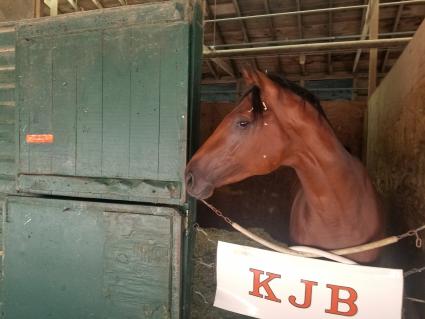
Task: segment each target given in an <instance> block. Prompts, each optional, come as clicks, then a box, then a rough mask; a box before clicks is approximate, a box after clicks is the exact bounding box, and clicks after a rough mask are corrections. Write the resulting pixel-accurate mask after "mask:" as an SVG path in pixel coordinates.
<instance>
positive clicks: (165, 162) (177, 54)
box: [158, 24, 189, 181]
mask: <svg viewBox="0 0 425 319" xmlns="http://www.w3.org/2000/svg"><path fill="white" fill-rule="evenodd" d="M187 28H188V26H187V25H183V24H176V25H173V26H170V28H169V30H167V31H166V32H163V33H162V37H161V79H160V83H161V84H160V86H161V93H160V96H161V97H160V100H161V108H160V133H159V134H160V136H159V171H158V178H159V179H164V180H173V181H179V180H180V179H181V177H182V166H181V163H182V162H185V159H186V147H185V146H183V145H186V141H187V136H186V134H187V132H186V130H185V129H183V127H184V126H185V125H186V123H187V104H188V87H187V82H188V75H189V73H188V55H187V52H188V32H187Z"/></svg>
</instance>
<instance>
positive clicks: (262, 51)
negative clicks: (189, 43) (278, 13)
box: [203, 0, 412, 59]
mask: <svg viewBox="0 0 425 319" xmlns="http://www.w3.org/2000/svg"><path fill="white" fill-rule="evenodd" d="M374 1H375V0H374ZM410 40H412V38H411V37H404V38H391V39H375V40H355V41H336V42H321V43H303V44H289V45H275V46H265V47H255V48H242V49H228V50H215V51H210V52H204V54H203V58H204V59H211V58H219V57H220V58H222V57H236V56H237V57H248V58H249V57H252V56H259V55H261V56H274V55H276V54H279V55H288V54H292V55H295V54H297V53H298V54H301V53H304V54H309V53H310V54H312V53H315V54H316V53H318V52H328V51H330V50H332V51H349V50H357V49H372V48H381V49H384V48H385V49H387V48H396V47H401V46H405V45H406V44H408V43H409V42H410Z"/></svg>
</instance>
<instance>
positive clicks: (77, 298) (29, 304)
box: [3, 196, 182, 319]
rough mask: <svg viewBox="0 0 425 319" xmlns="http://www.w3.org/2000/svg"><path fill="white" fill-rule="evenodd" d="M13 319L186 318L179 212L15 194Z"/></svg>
mask: <svg viewBox="0 0 425 319" xmlns="http://www.w3.org/2000/svg"><path fill="white" fill-rule="evenodd" d="M6 211H7V217H6V218H5V221H4V244H5V248H6V256H5V258H4V288H5V299H4V309H3V310H4V314H5V317H6V318H61V319H66V318H81V319H83V318H109V319H113V318H117V319H121V318H134V319H136V318H179V312H180V300H179V298H180V297H179V296H180V255H181V231H182V229H181V217H180V214H179V212H177V211H176V210H174V209H172V208H165V207H151V206H139V205H118V204H106V203H94V202H84V201H71V200H54V199H43V198H31V197H26V198H25V197H14V196H11V197H9V198H8V199H7V201H6Z"/></svg>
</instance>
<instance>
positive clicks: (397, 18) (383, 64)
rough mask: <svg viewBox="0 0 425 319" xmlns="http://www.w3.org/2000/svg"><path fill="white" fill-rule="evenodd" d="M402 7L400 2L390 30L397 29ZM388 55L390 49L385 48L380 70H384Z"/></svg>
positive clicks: (394, 30)
mask: <svg viewBox="0 0 425 319" xmlns="http://www.w3.org/2000/svg"><path fill="white" fill-rule="evenodd" d="M403 9H404V5H403V4H401V5H400V6H399V7H398V9H397V13H396V16H395V19H394V24H393V28H392V32H396V31H397V28H398V25H399V23H400V19H401V14H402V13H403ZM389 56H390V50H386V51H385V55H384V60H383V61H382V65H381V72H385V68H386V66H387V63H388V58H389Z"/></svg>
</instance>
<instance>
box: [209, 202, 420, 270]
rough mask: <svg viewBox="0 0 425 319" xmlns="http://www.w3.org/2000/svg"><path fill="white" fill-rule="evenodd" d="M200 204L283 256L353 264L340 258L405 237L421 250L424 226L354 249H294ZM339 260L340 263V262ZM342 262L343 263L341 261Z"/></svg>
mask: <svg viewBox="0 0 425 319" xmlns="http://www.w3.org/2000/svg"><path fill="white" fill-rule="evenodd" d="M201 202H202V203H204V205H206V206H207V207H208V208H209V209H211V210H212V211H213V212H214V213H215V214H216V215H217V216H218V217H220V218H222V219H223V220H224V221H225V222H226V223H228V224H229V225H230V226H232V227H233V228H234V229H235V230H237V231H238V232H240V233H241V234H243V235H244V236H246V237H248V238H250V239H252V240H254V241H255V242H257V243H259V244H261V245H263V246H265V247H267V248H270V249H272V250H275V251H277V252H280V253H284V254H289V255H294V256H301V257H307V258H318V257H324V258H327V259H331V260H335V261H339V262H343V263H349V264H355V262H353V261H351V260H349V259H347V258H344V257H340V256H344V255H351V254H356V253H361V252H365V251H369V250H373V249H377V248H381V247H384V246H388V245H391V244H395V243H397V242H399V241H400V240H401V239H404V238H407V237H412V236H415V237H416V247H417V248H421V247H422V244H423V243H422V239H421V237H420V236H419V232H421V231H423V230H425V225H423V226H421V227H418V228H416V229H412V230H409V231H408V232H406V233H404V234H401V235H398V236H390V237H387V238H384V239H380V240H377V241H374V242H370V243H367V244H363V245H358V246H354V247H347V248H342V249H335V250H331V251H324V250H320V249H316V248H312V247H306V246H294V247H288V246H287V245H284V246H283V245H277V244H274V243H271V242H270V241H268V240H266V239H264V238H261V237H259V236H257V235H255V234H254V233H252V232H250V231H249V230H248V229H246V228H244V227H242V226H241V225H239V224H237V223H235V222H234V221H232V220H231V219H230V218H229V217H227V216H224V215H223V213H222V212H221V211H220V210H219V209H217V208H215V207H214V206H213V205H211V204H210V203H208V202H206V201H205V200H201ZM340 258H342V259H340ZM340 260H341V261H340ZM342 260H344V261H342Z"/></svg>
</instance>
